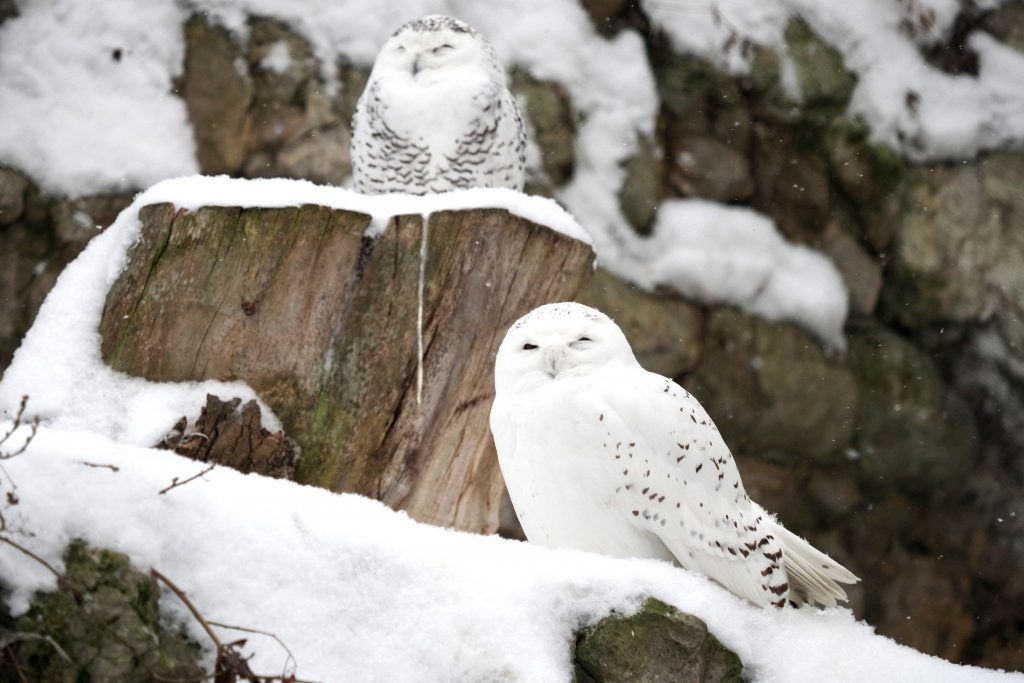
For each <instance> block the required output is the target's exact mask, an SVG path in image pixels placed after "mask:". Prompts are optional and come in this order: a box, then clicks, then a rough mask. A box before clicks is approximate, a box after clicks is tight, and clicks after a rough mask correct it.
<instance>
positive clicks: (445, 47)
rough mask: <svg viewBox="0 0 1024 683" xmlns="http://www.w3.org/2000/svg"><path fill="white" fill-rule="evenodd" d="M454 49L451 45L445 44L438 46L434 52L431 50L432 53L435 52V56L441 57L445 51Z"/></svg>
mask: <svg viewBox="0 0 1024 683" xmlns="http://www.w3.org/2000/svg"><path fill="white" fill-rule="evenodd" d="M454 49H455V48H453V47H452V46H451V45H449V44H447V43H445V44H444V45H438V46H437V47H435V48H434V49H433V50H431V52H433V53H434V54H435V55H439V54H441V53H442V52H444V51H445V50H454Z"/></svg>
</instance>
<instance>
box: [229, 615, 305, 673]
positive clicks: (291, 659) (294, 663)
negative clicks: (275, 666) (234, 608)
mask: <svg viewBox="0 0 1024 683" xmlns="http://www.w3.org/2000/svg"><path fill="white" fill-rule="evenodd" d="M210 626H219V627H220V628H229V629H232V630H235V631H245V632H246V633H258V634H260V635H262V636H269V637H271V638H273V639H274V640H276V641H277V644H278V645H280V646H281V648H282V649H284V651H285V652H286V653H287V654H288V658H287V659H286V660H285V661H284V671H283V672H282V673H281V676H282V677H287V676H290V675H292V674H294V673H295V670H296V668H298V665H299V663H298V661H297V660H296V659H295V655H293V654H292V651H291V650H289V649H288V646H287V645H285V644H284V641H283V640H281V639H280V638H278V637H277V636H276V635H274V634H273V633H270V632H269V631H261V630H259V629H257V628H246V627H245V626H232V625H231V624H222V623H221V622H219V621H211V622H210ZM289 662H291V669H292V673H291V674H290V673H288V665H289Z"/></svg>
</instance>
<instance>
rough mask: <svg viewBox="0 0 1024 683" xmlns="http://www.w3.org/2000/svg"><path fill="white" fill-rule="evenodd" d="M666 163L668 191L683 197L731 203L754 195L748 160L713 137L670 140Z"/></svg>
mask: <svg viewBox="0 0 1024 683" xmlns="http://www.w3.org/2000/svg"><path fill="white" fill-rule="evenodd" d="M670 164H671V165H670V167H669V169H670V170H669V180H670V182H671V184H672V189H673V190H675V191H676V192H677V193H679V194H680V195H682V196H684V197H703V198H706V199H713V200H715V201H720V202H732V201H738V200H742V199H748V198H749V197H750V196H751V195H752V194H753V192H754V180H753V178H752V177H751V169H750V160H749V158H748V157H747V156H746V155H744V154H742V153H740V152H739V151H737V150H735V149H733V148H732V147H730V146H729V145H727V144H725V143H724V142H720V141H718V140H716V139H714V138H711V137H706V136H688V137H683V138H680V139H677V140H674V141H673V144H672V158H671V159H670Z"/></svg>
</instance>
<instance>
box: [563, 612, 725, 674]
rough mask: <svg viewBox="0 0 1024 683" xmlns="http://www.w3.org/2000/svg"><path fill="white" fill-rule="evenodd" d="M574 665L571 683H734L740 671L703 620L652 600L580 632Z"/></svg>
mask: <svg viewBox="0 0 1024 683" xmlns="http://www.w3.org/2000/svg"><path fill="white" fill-rule="evenodd" d="M574 664H575V681H576V683H657V682H659V681H660V682H664V683H669V682H670V681H672V682H675V681H687V682H689V681H693V682H694V683H739V681H740V675H741V673H742V671H743V663H742V662H741V661H740V658H739V657H737V656H736V654H735V653H734V652H732V651H731V650H729V649H728V648H726V647H725V646H724V645H722V643H721V642H720V641H719V640H718V638H716V637H715V636H714V635H713V634H712V633H710V632H709V631H708V628H707V625H706V624H705V623H704V622H703V621H701V620H700V619H698V618H697V617H694V616H692V615H689V614H685V613H683V612H680V611H679V610H677V609H675V608H674V607H672V606H671V605H666V604H665V603H663V602H661V601H660V600H656V599H654V598H651V599H648V600H647V601H646V602H645V603H644V605H643V607H642V608H641V609H640V611H639V612H637V613H636V614H634V615H632V616H625V615H620V614H615V615H612V616H609V617H606V618H605V619H602V620H601V621H599V622H598V623H597V624H595V625H593V626H591V627H589V628H587V629H585V630H584V631H583V632H582V633H581V634H580V635H579V637H578V639H577V641H576V648H575V654H574Z"/></svg>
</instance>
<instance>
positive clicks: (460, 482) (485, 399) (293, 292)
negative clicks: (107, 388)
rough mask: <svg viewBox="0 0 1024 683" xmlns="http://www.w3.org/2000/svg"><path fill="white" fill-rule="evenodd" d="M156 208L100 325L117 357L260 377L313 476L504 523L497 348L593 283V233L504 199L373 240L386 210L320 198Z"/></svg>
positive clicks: (144, 369)
mask: <svg viewBox="0 0 1024 683" xmlns="http://www.w3.org/2000/svg"><path fill="white" fill-rule="evenodd" d="M139 217H140V221H141V223H142V229H141V236H140V239H139V241H138V242H137V244H136V245H135V246H134V247H133V248H132V250H131V251H130V252H129V257H128V264H127V266H126V267H125V270H124V272H123V273H122V274H121V276H120V277H119V279H118V280H117V282H116V283H115V284H114V286H113V287H112V288H111V290H110V293H109V294H108V296H107V300H106V307H105V309H104V314H103V321H102V324H101V329H100V332H101V335H102V340H103V346H102V348H103V357H104V359H105V361H106V362H107V363H108V364H109V365H110V366H111V367H112V368H114V369H115V370H119V371H122V372H125V373H128V374H131V375H137V376H142V377H145V378H147V379H150V380H154V381H189V380H203V379H218V380H225V381H230V380H241V381H243V382H246V383H247V384H249V386H251V387H252V388H253V389H254V390H255V391H256V392H257V393H258V394H259V396H260V397H261V398H262V399H263V400H264V401H265V402H266V403H267V404H268V405H269V406H270V407H271V408H272V409H273V410H274V412H275V413H276V414H277V415H278V417H280V418H281V421H282V423H283V425H284V429H285V433H286V434H287V435H288V436H289V437H291V438H293V439H294V440H295V441H296V442H297V443H298V444H299V447H300V449H301V452H300V457H299V462H298V464H297V469H296V480H297V481H300V482H303V483H308V484H315V485H318V486H322V487H325V488H328V489H331V490H334V491H346V492H355V493H360V494H363V495H366V496H370V497H373V498H377V499H379V500H382V501H384V502H385V503H387V504H388V505H390V506H392V507H394V508H398V509H404V510H406V511H408V512H409V514H410V515H411V516H412V517H414V518H416V519H418V520H421V521H425V522H429V523H433V524H439V525H445V526H454V527H456V528H460V529H465V530H470V531H478V532H487V533H489V532H493V531H494V530H495V529H496V528H497V525H498V512H499V505H500V501H501V494H502V488H503V486H502V480H501V474H500V471H499V469H498V464H497V459H496V457H495V454H494V446H493V442H492V440H491V435H490V430H489V427H488V413H489V411H490V405H491V400H492V399H493V396H494V381H493V371H494V354H495V353H496V351H497V347H498V344H499V343H500V342H501V340H502V338H503V337H504V334H505V331H506V330H507V328H508V327H509V325H511V324H512V323H513V322H514V321H515V320H516V319H517V318H518V317H519V316H521V315H523V314H525V313H527V312H528V311H529V310H531V309H532V308H534V307H535V306H538V305H540V304H543V303H548V302H552V301H562V300H567V299H571V298H572V297H573V296H574V295H575V294H576V291H577V289H578V288H579V285H580V283H581V281H582V280H583V278H584V277H585V276H586V275H587V274H588V273H589V271H590V268H591V263H592V260H593V253H592V251H591V250H590V248H589V247H588V246H586V245H584V244H582V243H580V242H577V241H575V240H572V239H569V238H567V237H564V236H563V235H561V234H559V233H556V232H554V231H552V230H550V229H547V228H545V227H542V226H539V225H535V224H533V223H531V222H529V221H526V220H524V219H521V218H519V217H517V216H514V215H512V214H509V213H508V212H506V211H503V210H497V209H486V210H470V211H458V212H442V213H436V214H433V215H432V216H431V217H430V220H429V226H428V229H427V230H426V239H425V240H424V239H423V238H424V225H423V219H422V218H421V217H420V216H398V217H395V218H393V219H392V220H391V222H390V223H389V225H388V227H387V229H386V230H385V232H384V233H383V234H382V235H381V236H380V237H379V238H377V239H376V240H371V239H369V238H366V237H364V231H365V229H366V227H367V226H368V225H369V222H370V218H369V217H368V216H366V215H363V214H358V213H353V212H349V211H342V210H334V209H328V208H325V207H320V206H303V207H300V208H282V209H242V208H233V207H229V208H223V207H205V208H200V209H199V210H197V211H195V212H191V211H186V210H176V209H175V208H174V207H172V206H171V205H168V204H158V205H153V206H148V207H144V208H143V209H142V210H141V211H140V214H139ZM421 242H424V243H421ZM421 249H425V254H426V258H425V259H421V257H420V254H421ZM421 263H422V264H423V266H424V277H423V290H424V291H423V313H422V316H423V318H422V319H423V324H422V346H423V361H422V363H423V365H422V368H423V389H422V395H421V396H419V397H418V396H417V374H418V373H417V367H418V359H419V352H418V343H417V341H418V340H417V337H418V329H419V326H418V324H417V312H418V301H419V296H418V289H419V284H420V268H421ZM223 398H225V399H228V398H230V397H226V396H225V397H223ZM170 427H171V425H168V428H170Z"/></svg>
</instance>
